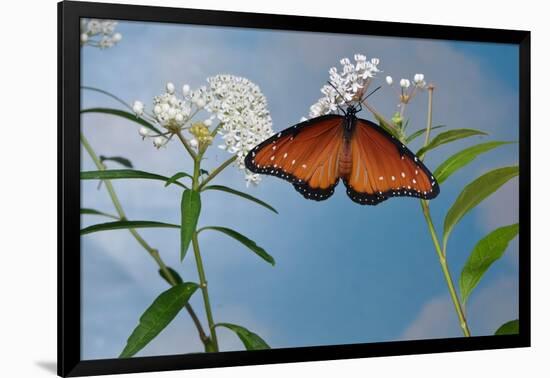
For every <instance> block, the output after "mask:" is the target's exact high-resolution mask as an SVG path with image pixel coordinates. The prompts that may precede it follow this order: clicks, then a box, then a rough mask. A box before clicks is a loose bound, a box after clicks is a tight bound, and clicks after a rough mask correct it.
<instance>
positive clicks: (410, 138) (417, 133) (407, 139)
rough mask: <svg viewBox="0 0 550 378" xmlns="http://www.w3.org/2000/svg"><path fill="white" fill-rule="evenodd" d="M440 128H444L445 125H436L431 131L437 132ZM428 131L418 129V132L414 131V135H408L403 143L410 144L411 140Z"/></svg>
mask: <svg viewBox="0 0 550 378" xmlns="http://www.w3.org/2000/svg"><path fill="white" fill-rule="evenodd" d="M442 127H445V125H437V126H434V127H432V130H437V129H440V128H442ZM427 130H428V129H427V128H425V129H420V130H417V131H415V132H414V133H412V134H411V135H409V136H408V137H407V138H406V139H405V141H406V142H407V144H409V143H411V142H412V141H413V140H415V139H416V138H418V137H419V136H421V135H422V134H424V133H425V132H426V131H427Z"/></svg>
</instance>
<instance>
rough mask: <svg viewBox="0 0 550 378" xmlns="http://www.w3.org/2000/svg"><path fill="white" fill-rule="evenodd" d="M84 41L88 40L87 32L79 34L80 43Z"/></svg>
mask: <svg viewBox="0 0 550 378" xmlns="http://www.w3.org/2000/svg"><path fill="white" fill-rule="evenodd" d="M86 42H88V34H87V33H82V34H80V43H86Z"/></svg>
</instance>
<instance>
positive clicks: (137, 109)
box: [132, 101, 144, 117]
mask: <svg viewBox="0 0 550 378" xmlns="http://www.w3.org/2000/svg"><path fill="white" fill-rule="evenodd" d="M143 107H144V106H143V102H141V101H134V105H133V106H132V109H133V110H134V113H136V115H137V116H138V117H139V116H141V115H142V114H143Z"/></svg>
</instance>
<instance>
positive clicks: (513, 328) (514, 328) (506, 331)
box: [495, 319, 519, 335]
mask: <svg viewBox="0 0 550 378" xmlns="http://www.w3.org/2000/svg"><path fill="white" fill-rule="evenodd" d="M518 333H519V320H518V319H516V320H510V321H509V322H506V323H504V324H503V325H501V326H500V327H498V329H497V330H496V332H495V335H517V334H518Z"/></svg>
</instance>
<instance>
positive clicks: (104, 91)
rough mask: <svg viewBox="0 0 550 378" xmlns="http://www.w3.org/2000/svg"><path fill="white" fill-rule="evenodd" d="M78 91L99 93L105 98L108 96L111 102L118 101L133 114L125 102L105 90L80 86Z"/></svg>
mask: <svg viewBox="0 0 550 378" xmlns="http://www.w3.org/2000/svg"><path fill="white" fill-rule="evenodd" d="M80 89H86V90H88V91H94V92H98V93H101V94H104V95H106V96H109V97H111V98H112V99H113V100H116V101H118V102H119V103H121V104H122V105H124V106H125V107H126V108H127V109H129V110H130V111H131V112H133V111H134V110H133V109H132V107H131V106H130V104H128V103H127V102H126V101H124V100H123V99H121V98H120V97H117V96H115V95H114V94H112V93H111V92H107V91H106V90H103V89H99V88H95V87H90V86H87V85H81V86H80Z"/></svg>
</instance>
